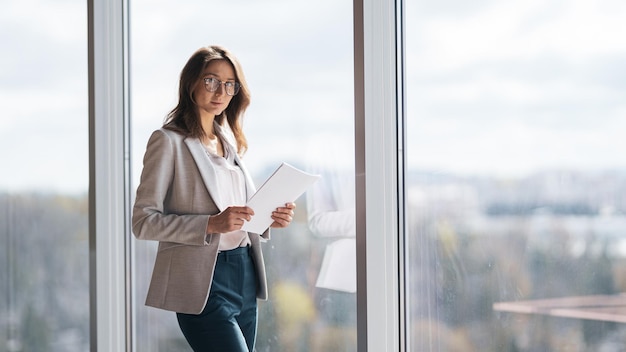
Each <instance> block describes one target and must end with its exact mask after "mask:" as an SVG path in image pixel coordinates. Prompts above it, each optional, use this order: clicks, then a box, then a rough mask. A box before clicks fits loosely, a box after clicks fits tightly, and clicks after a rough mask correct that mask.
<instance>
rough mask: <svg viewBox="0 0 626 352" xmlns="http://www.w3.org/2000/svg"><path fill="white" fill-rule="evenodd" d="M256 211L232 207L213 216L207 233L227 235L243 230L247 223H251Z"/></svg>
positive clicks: (242, 207) (207, 227) (248, 208)
mask: <svg viewBox="0 0 626 352" xmlns="http://www.w3.org/2000/svg"><path fill="white" fill-rule="evenodd" d="M253 215H254V211H253V210H252V208H250V207H246V206H240V207H236V206H232V207H228V208H226V209H224V211H222V212H221V213H219V214H217V215H211V216H210V217H209V222H208V223H207V226H206V233H207V234H211V233H226V232H231V231H235V230H241V227H242V226H243V224H244V223H245V222H246V221H250V220H251V219H252V216H253Z"/></svg>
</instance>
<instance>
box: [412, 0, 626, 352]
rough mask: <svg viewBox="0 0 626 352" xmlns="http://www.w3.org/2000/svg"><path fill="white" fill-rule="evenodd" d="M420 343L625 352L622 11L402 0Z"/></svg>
mask: <svg viewBox="0 0 626 352" xmlns="http://www.w3.org/2000/svg"><path fill="white" fill-rule="evenodd" d="M406 6H407V14H406V31H407V35H406V37H407V44H406V49H407V50H406V51H407V58H406V62H407V87H408V88H407V92H408V93H407V97H408V106H407V112H408V123H407V124H408V133H407V135H408V153H407V154H408V165H409V167H408V171H407V172H408V174H407V177H406V180H407V181H408V185H407V199H408V204H409V216H408V217H409V233H408V243H409V246H410V247H409V257H410V259H409V265H408V267H409V272H410V273H409V277H410V278H411V280H413V281H412V282H411V283H410V287H409V294H408V296H409V307H410V311H409V313H410V314H409V316H410V324H409V325H410V328H409V336H410V337H411V350H414V351H499V352H502V351H565V350H576V351H583V350H584V351H613V350H615V351H617V350H624V349H626V345H625V343H624V341H626V325H624V324H623V323H624V322H626V315H625V314H624V309H623V302H624V300H623V298H622V297H623V296H620V293H621V292H623V291H624V290H625V289H626V287H625V281H624V271H625V270H626V266H625V262H624V259H625V255H626V252H625V251H624V249H625V248H626V247H625V244H626V238H625V237H624V233H625V232H626V217H625V215H624V214H625V211H626V208H625V203H624V199H626V198H625V197H626V187H625V185H626V163H625V159H624V158H623V156H622V152H621V151H622V150H624V149H625V148H626V139H625V138H624V137H623V133H624V131H625V130H626V119H625V118H624V117H625V113H626V70H625V68H624V64H623V63H624V62H625V60H626V41H624V40H623V35H622V33H625V32H626V22H624V21H623V18H624V17H625V16H626V5H625V3H624V2H623V1H619V0H602V1H595V0H577V1H557V0H548V1H478V2H463V1H443V2H441V1H439V2H436V1H435V2H433V1H419V0H412V1H407V2H406Z"/></svg>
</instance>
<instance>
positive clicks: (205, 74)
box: [204, 72, 237, 82]
mask: <svg viewBox="0 0 626 352" xmlns="http://www.w3.org/2000/svg"><path fill="white" fill-rule="evenodd" d="M206 76H213V77H216V78H220V76H219V75H217V74H215V73H212V72H205V73H204V77H206ZM220 79H221V78H220ZM236 80H237V79H236V78H234V77H233V78H226V79H225V80H224V81H225V82H226V81H236Z"/></svg>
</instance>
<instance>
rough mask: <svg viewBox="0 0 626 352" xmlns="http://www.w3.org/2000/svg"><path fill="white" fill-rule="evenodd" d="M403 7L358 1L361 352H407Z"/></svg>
mask: <svg viewBox="0 0 626 352" xmlns="http://www.w3.org/2000/svg"><path fill="white" fill-rule="evenodd" d="M401 10H402V1H401V0H400V1H397V2H396V1H392V0H386V1H385V0H355V1H354V57H355V62H354V69H355V75H354V76H355V151H356V153H355V158H356V159H355V167H356V170H355V171H356V175H355V176H356V219H357V317H358V319H357V335H358V337H357V338H358V350H359V351H404V350H405V348H406V347H405V346H406V338H405V336H406V334H405V333H404V330H405V326H406V324H405V314H404V313H403V310H404V309H403V308H404V307H405V304H404V288H403V287H404V269H403V268H404V265H403V264H402V263H403V262H404V256H403V253H404V250H403V246H402V242H401V239H402V238H403V236H404V231H403V229H404V226H403V220H402V219H404V215H403V214H404V204H403V199H404V197H403V194H404V189H403V182H402V180H403V177H402V176H403V173H404V170H403V165H404V161H403V160H404V154H403V150H404V148H403V144H404V138H403V137H402V136H403V133H404V132H403V126H404V124H403V111H404V109H403V105H404V104H403V100H404V93H403V91H404V89H403V88H402V87H403V78H402V77H403V54H402V53H403V50H402V45H403V44H402V36H401V34H402V21H401V18H402V17H401V13H402V12H401Z"/></svg>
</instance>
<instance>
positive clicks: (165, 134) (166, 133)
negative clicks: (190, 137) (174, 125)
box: [151, 127, 187, 141]
mask: <svg viewBox="0 0 626 352" xmlns="http://www.w3.org/2000/svg"><path fill="white" fill-rule="evenodd" d="M151 138H167V139H170V140H174V141H182V140H184V139H185V138H187V136H186V135H185V134H183V133H182V132H181V131H177V130H175V129H171V128H167V127H161V128H159V129H156V130H154V131H153V132H152V136H151Z"/></svg>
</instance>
